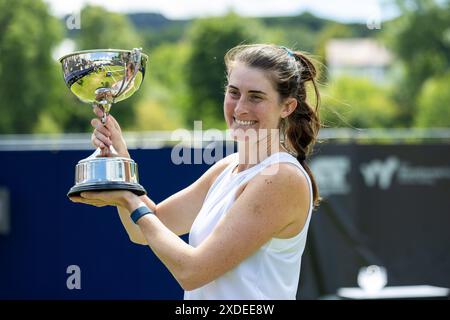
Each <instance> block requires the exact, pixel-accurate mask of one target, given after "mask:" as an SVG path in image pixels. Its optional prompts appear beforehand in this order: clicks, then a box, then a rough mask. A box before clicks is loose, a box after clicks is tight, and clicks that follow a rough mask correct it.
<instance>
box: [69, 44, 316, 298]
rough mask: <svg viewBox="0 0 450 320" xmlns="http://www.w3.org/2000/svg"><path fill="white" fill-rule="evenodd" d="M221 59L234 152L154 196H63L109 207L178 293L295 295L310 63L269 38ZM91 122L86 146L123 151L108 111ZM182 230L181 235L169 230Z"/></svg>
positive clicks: (308, 208) (312, 189) (308, 191)
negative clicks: (184, 236)
mask: <svg viewBox="0 0 450 320" xmlns="http://www.w3.org/2000/svg"><path fill="white" fill-rule="evenodd" d="M225 62H226V65H227V72H228V84H227V88H226V94H225V100H224V115H225V120H226V123H227V125H228V127H229V129H230V130H231V131H232V132H233V136H234V137H235V139H236V140H237V142H238V152H237V153H235V154H232V155H230V156H228V157H226V158H224V159H222V160H220V161H219V162H217V163H216V164H215V165H213V166H212V167H211V168H210V169H209V170H208V171H207V172H206V173H205V174H204V175H203V176H201V177H200V178H199V179H198V180H197V181H196V182H194V183H193V184H192V185H190V186H188V187H187V188H186V189H184V190H181V191H179V192H178V193H176V194H174V195H172V196H171V197H169V198H168V199H166V200H164V201H163V202H161V203H159V204H155V203H154V202H153V201H152V200H151V199H150V198H149V197H147V196H141V197H138V196H136V195H135V194H133V193H131V192H128V191H109V192H95V193H93V192H88V193H82V194H81V196H80V197H73V198H72V200H73V201H75V202H82V203H87V204H91V205H95V206H104V205H112V206H116V207H117V208H118V211H119V215H120V218H121V221H122V223H123V225H124V227H125V229H126V230H127V232H128V234H129V236H130V239H131V240H132V241H133V242H136V243H140V244H145V245H148V246H149V247H150V248H151V249H152V250H153V251H154V252H155V254H156V255H157V256H158V257H159V258H160V259H161V261H162V262H163V263H164V264H165V265H166V267H167V268H168V269H169V270H170V272H171V273H172V274H173V276H174V277H175V278H176V280H177V281H178V282H179V284H180V285H181V286H182V287H183V288H184V289H185V296H184V297H185V299H295V298H296V294H297V288H298V281H299V276H300V266H301V257H302V254H303V250H304V248H305V243H306V236H307V231H308V226H309V222H310V219H311V214H312V210H313V208H314V206H316V205H317V204H318V201H319V194H318V190H317V186H316V184H315V182H314V178H313V176H312V174H311V171H310V170H309V168H308V166H307V164H306V161H305V158H306V156H307V155H308V153H309V151H310V149H311V147H312V145H313V144H314V142H315V139H316V136H317V134H318V130H319V127H320V124H319V119H318V117H317V110H315V109H313V108H312V107H310V106H309V104H308V103H307V102H306V90H305V83H306V82H309V81H310V82H312V83H313V84H315V83H314V78H315V76H316V71H315V67H314V65H313V64H312V63H311V62H310V60H309V59H308V58H307V57H306V56H305V55H303V54H301V53H300V52H293V51H291V50H290V49H287V48H284V47H278V46H274V45H246V46H239V47H236V48H233V49H231V50H230V51H229V52H228V53H227V55H226V57H225ZM314 87H315V86H314ZM316 95H317V100H318V93H317V92H316ZM316 108H317V106H316ZM95 111H96V113H97V116H98V117H101V116H102V114H101V112H100V110H99V109H96V110H95ZM92 125H93V126H94V127H95V130H94V134H93V140H92V142H93V144H94V145H95V146H101V145H106V146H109V145H111V144H112V145H113V146H114V148H115V149H116V150H122V152H123V154H120V155H121V156H123V157H129V155H128V151H127V148H126V144H125V141H124V139H123V137H122V134H121V131H120V126H119V124H118V123H117V122H116V120H115V119H114V118H113V117H112V116H108V120H107V122H106V124H105V126H103V125H102V123H101V121H100V120H99V119H94V120H93V121H92ZM186 233H189V244H186V243H185V242H184V241H183V240H181V239H180V238H179V237H178V235H182V234H186Z"/></svg>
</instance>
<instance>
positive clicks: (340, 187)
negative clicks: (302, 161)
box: [311, 156, 351, 195]
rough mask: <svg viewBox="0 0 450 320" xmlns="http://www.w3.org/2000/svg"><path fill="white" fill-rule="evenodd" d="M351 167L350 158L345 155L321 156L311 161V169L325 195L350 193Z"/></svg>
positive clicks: (321, 191)
mask: <svg viewBox="0 0 450 320" xmlns="http://www.w3.org/2000/svg"><path fill="white" fill-rule="evenodd" d="M350 169H351V163H350V158H349V157H345V156H319V157H316V158H314V160H313V161H312V162H311V170H312V171H313V172H314V178H315V179H316V181H317V184H318V186H319V189H320V193H321V194H323V195H333V194H334V195H344V194H348V193H350V184H349V182H348V180H347V175H348V173H349V172H350Z"/></svg>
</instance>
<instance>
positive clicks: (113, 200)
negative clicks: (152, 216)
mask: <svg viewBox="0 0 450 320" xmlns="http://www.w3.org/2000/svg"><path fill="white" fill-rule="evenodd" d="M134 198H136V199H134ZM133 199H134V200H138V199H139V197H138V196H137V195H135V194H134V193H132V192H130V191H126V190H117V191H99V192H98V191H88V192H82V193H81V194H80V196H75V197H70V200H71V201H72V202H79V203H85V204H90V205H92V206H96V207H104V206H119V207H123V208H128V206H129V204H130V202H132V200H133Z"/></svg>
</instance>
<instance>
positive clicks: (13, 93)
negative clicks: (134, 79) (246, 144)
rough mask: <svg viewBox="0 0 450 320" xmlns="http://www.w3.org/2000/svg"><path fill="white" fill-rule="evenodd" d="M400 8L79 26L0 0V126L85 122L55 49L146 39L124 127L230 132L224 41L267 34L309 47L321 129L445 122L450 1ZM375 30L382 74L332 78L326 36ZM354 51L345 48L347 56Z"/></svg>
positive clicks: (8, 129) (41, 6)
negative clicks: (386, 16) (372, 23)
mask: <svg viewBox="0 0 450 320" xmlns="http://www.w3.org/2000/svg"><path fill="white" fill-rule="evenodd" d="M391 2H392V4H393V5H395V6H396V7H397V8H398V10H399V11H400V12H401V15H400V16H398V17H397V18H394V19H393V20H390V21H383V22H382V25H381V28H380V29H370V28H368V27H367V26H366V25H365V24H354V23H352V24H344V23H339V22H336V21H331V20H327V19H322V18H319V17H316V16H314V15H312V14H310V13H302V14H300V15H297V16H290V17H273V18H271V17H264V18H246V17H241V16H239V15H237V14H236V13H233V12H229V13H228V14H226V15H224V16H222V17H214V18H203V19H194V20H169V19H166V18H165V17H163V16H162V15H159V14H154V13H148V14H147V13H135V14H128V15H127V14H120V13H113V12H108V11H107V10H106V9H104V8H102V7H98V6H86V7H84V8H83V9H82V11H81V15H80V16H81V28H80V29H78V30H77V29H74V30H69V29H68V28H67V26H66V18H67V17H64V18H62V19H58V18H56V17H54V16H52V15H51V14H50V11H49V8H48V6H47V5H46V4H45V3H44V2H43V1H42V0H18V1H12V0H0V111H1V116H0V134H11V133H62V132H64V133H67V132H86V131H89V130H90V121H89V120H90V119H91V118H92V117H93V113H92V111H91V109H90V107H89V106H87V105H86V104H83V103H81V102H79V101H78V100H77V99H76V97H74V96H73V95H72V94H70V92H69V91H68V89H67V88H66V87H65V85H64V82H63V79H62V74H61V70H60V65H59V63H58V61H57V60H56V57H54V52H55V49H56V48H57V47H58V46H59V45H60V44H61V43H62V42H63V40H64V39H66V40H67V39H70V40H72V41H73V43H74V44H75V50H85V49H96V48H130V49H131V48H133V47H142V48H143V50H144V52H146V53H147V54H149V56H150V59H149V66H148V67H149V68H148V70H149V72H148V74H147V75H146V78H145V80H144V82H143V84H142V88H141V90H139V92H138V93H137V94H135V95H134V96H133V97H132V98H130V99H128V100H125V101H123V102H121V103H119V104H117V105H115V106H114V107H113V109H112V114H113V115H115V116H116V118H117V119H118V120H119V122H120V123H121V124H122V126H123V128H124V130H133V131H148V130H172V129H176V128H180V127H184V128H187V129H192V127H193V121H194V120H202V121H203V128H204V129H206V128H219V129H225V122H224V120H223V109H222V103H223V92H224V85H225V80H226V77H225V66H224V62H223V56H224V54H225V52H226V51H227V49H229V48H231V47H233V46H235V45H237V44H241V43H254V42H268V43H276V44H279V45H284V46H288V47H291V48H294V49H299V50H303V51H307V52H309V53H311V54H312V55H314V56H315V57H316V59H317V60H319V61H320V62H321V63H322V64H323V70H322V74H323V76H322V79H321V82H322V84H321V86H320V90H321V93H322V104H321V116H322V119H323V122H324V124H325V126H327V127H358V128H379V127H384V128H395V127H413V126H416V127H450V102H449V101H450V93H449V92H450V91H449V90H448V88H449V84H450V70H449V66H450V10H449V9H450V4H449V1H438V0H392V1H391ZM342 38H346V39H348V38H355V39H356V38H370V39H376V40H377V41H379V42H381V43H382V44H383V45H384V46H386V47H387V48H388V49H389V51H390V52H391V53H392V55H393V60H392V65H391V66H390V72H389V73H388V74H389V78H388V80H387V81H383V82H377V81H373V80H370V79H367V78H360V77H358V76H351V75H345V76H340V77H330V74H329V71H330V70H329V69H328V67H329V66H328V65H327V54H326V46H327V44H328V43H329V41H330V40H332V39H342ZM348 54H349V55H351V54H352V52H348Z"/></svg>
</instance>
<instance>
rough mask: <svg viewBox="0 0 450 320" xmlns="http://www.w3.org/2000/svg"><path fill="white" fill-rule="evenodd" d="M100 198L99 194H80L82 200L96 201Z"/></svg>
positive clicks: (86, 192) (90, 192) (88, 192)
mask: <svg viewBox="0 0 450 320" xmlns="http://www.w3.org/2000/svg"><path fill="white" fill-rule="evenodd" d="M100 196H101V193H100V192H94V191H85V192H81V193H80V197H81V198H83V199H97V200H98V198H99V197H100Z"/></svg>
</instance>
